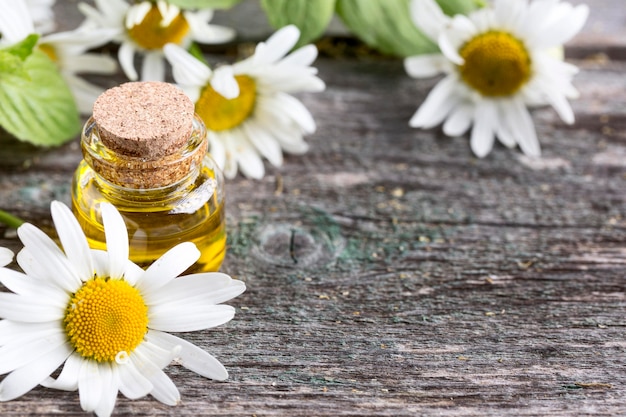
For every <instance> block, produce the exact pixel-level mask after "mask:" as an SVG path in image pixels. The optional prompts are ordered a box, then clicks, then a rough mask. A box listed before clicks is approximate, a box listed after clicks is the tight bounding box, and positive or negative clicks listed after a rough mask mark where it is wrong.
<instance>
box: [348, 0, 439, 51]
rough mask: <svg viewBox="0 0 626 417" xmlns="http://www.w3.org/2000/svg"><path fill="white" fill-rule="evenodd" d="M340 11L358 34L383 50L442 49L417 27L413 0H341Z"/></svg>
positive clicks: (370, 44)
mask: <svg viewBox="0 0 626 417" xmlns="http://www.w3.org/2000/svg"><path fill="white" fill-rule="evenodd" d="M337 14H338V15H339V17H340V18H341V20H342V21H343V23H344V24H345V25H346V26H347V27H348V29H350V30H351V31H352V32H353V33H354V34H355V35H356V36H357V37H359V38H360V39H361V40H362V41H363V42H365V43H366V44H368V45H369V46H371V47H373V48H376V49H378V50H379V51H381V52H384V53H387V54H392V55H398V56H411V55H418V54H424V53H429V52H436V51H437V50H438V49H437V46H436V45H435V44H434V43H433V42H431V41H430V39H428V38H427V37H426V36H425V35H424V34H422V32H420V31H419V30H418V29H417V28H416V27H415V24H414V23H413V21H412V20H411V16H410V14H409V0H337Z"/></svg>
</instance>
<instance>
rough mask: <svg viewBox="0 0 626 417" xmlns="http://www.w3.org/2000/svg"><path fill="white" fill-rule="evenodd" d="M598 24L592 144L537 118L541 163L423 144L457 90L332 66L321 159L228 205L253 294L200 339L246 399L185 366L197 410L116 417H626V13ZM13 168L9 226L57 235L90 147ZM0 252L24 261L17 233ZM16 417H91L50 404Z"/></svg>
mask: <svg viewBox="0 0 626 417" xmlns="http://www.w3.org/2000/svg"><path fill="white" fill-rule="evenodd" d="M251 3H252V2H250V1H248V2H246V4H245V5H242V6H240V7H238V11H239V12H241V13H244V12H247V11H249V10H250V9H249V8H247V7H252V8H254V7H255V5H254V4H252V5H251ZM74 5H75V2H65V3H64V2H61V4H60V5H57V8H58V9H59V10H63V9H64V8H67V9H68V10H69V9H70V8H71V7H74ZM592 7H593V10H592V17H591V19H590V23H589V24H588V25H587V27H586V28H585V31H584V33H583V34H582V35H580V36H579V37H577V38H576V40H575V41H574V42H573V43H572V44H571V45H570V46H569V48H568V50H567V54H568V56H571V57H574V58H575V59H574V60H573V61H572V62H574V63H575V64H577V65H579V66H580V68H581V73H580V74H579V75H578V76H577V78H576V81H575V84H576V85H577V87H578V88H579V90H580V91H581V93H582V96H581V98H580V99H579V100H577V101H575V102H574V103H573V106H574V109H575V112H576V115H577V123H576V124H575V125H574V126H566V125H564V124H563V123H562V122H561V121H560V120H559V119H558V117H557V116H556V115H555V112H554V111H553V110H551V109H548V108H545V109H538V110H537V111H535V112H534V120H535V123H536V128H537V131H538V134H539V137H540V140H541V143H542V146H543V152H544V156H543V158H542V159H540V160H531V159H528V158H525V157H524V156H522V155H521V153H520V152H519V151H518V150H513V151H512V150H507V149H504V148H503V147H502V146H496V148H495V149H494V151H493V152H492V153H491V154H490V155H489V156H488V157H487V158H485V159H482V160H479V159H476V158H475V157H473V156H472V154H471V153H470V150H469V145H468V139H467V137H463V138H458V139H449V138H445V137H444V136H443V135H442V133H441V132H440V131H439V130H437V129H434V130H430V131H421V130H414V129H411V128H409V127H408V125H407V122H408V120H409V118H410V116H411V115H412V113H413V112H414V110H415V109H416V108H417V106H418V105H419V104H420V103H421V102H422V101H423V99H424V97H425V95H426V94H427V92H428V91H429V90H430V88H431V87H432V86H433V85H434V83H435V81H436V80H425V81H415V80H412V79H410V78H409V77H408V76H407V75H406V74H405V73H404V70H403V68H402V64H401V61H400V60H398V59H388V58H385V59H380V58H378V59H367V58H359V59H355V58H321V59H320V60H319V61H318V62H317V66H318V67H319V68H320V73H321V76H322V78H323V79H324V80H326V82H327V84H328V88H327V90H326V91H325V92H323V93H320V94H307V95H300V96H299V97H300V98H301V99H302V100H303V101H304V102H305V104H306V105H307V106H308V108H309V109H310V110H311V111H312V113H313V114H314V116H315V118H316V120H317V122H318V126H319V128H318V132H317V133H316V134H315V135H313V136H311V137H310V138H309V139H308V142H309V143H310V144H311V150H310V152H309V153H307V154H306V155H304V156H297V157H296V156H289V157H287V158H286V160H285V165H284V167H283V168H282V169H279V170H277V169H272V168H269V167H268V175H267V176H266V177H265V178H264V179H263V180H262V181H251V180H246V179H244V178H241V177H238V178H237V179H235V180H233V181H229V182H228V184H227V192H228V226H229V252H228V254H227V257H226V261H225V264H224V267H223V270H224V271H225V272H227V273H229V274H231V275H233V276H234V277H237V278H239V279H242V280H244V281H246V283H247V286H248V290H247V292H246V293H244V294H243V295H242V296H240V297H239V298H237V299H236V300H234V302H233V303H232V304H233V305H235V306H236V307H237V314H236V316H235V319H234V320H233V321H231V322H230V323H228V324H227V325H225V326H221V327H219V328H216V329H211V330H208V331H205V332H198V333H193V334H189V335H187V337H188V339H189V340H191V341H193V342H195V343H196V344H198V345H200V346H202V347H203V348H205V349H206V350H208V351H210V352H212V353H213V354H214V355H215V356H217V357H218V358H219V359H220V360H221V361H222V363H224V365H225V366H226V367H227V368H228V370H229V372H230V379H229V380H228V381H227V382H225V383H217V382H213V381H209V380H206V379H204V378H202V377H199V376H197V375H195V374H193V373H191V372H189V371H187V370H185V369H184V368H181V367H179V366H170V367H169V368H168V370H167V372H168V373H169V374H170V375H171V376H172V378H173V380H174V382H175V383H176V384H177V385H178V386H179V388H180V391H181V394H182V399H183V402H182V404H181V405H180V406H178V407H175V408H170V407H167V406H164V405H162V404H160V403H158V402H157V401H156V400H154V399H152V398H149V397H148V398H145V399H142V400H138V401H129V400H126V399H125V398H122V397H121V396H120V397H119V399H118V404H117V408H116V414H117V415H131V414H132V415H172V416H174V415H176V416H194V415H223V416H255V415H256V416H265V415H268V416H304V415H307V416H340V415H341V416H419V415H439V416H501V415H511V416H538V415H541V416H545V415H554V416H573V415H581V416H582V415H594V416H619V415H626V337H625V335H626V332H625V325H626V322H625V313H626V297H625V286H626V285H625V284H626V281H625V271H626V91H625V88H626V75H625V74H626V62H624V61H623V60H622V59H623V57H624V51H625V50H626V49H625V46H624V39H626V38H625V37H624V36H623V35H624V31H625V28H626V11H625V10H624V7H623V4H622V1H621V0H603V1H597V2H596V1H595V0H594V2H593V5H592ZM252 15H253V16H256V18H257V19H259V16H258V15H254V14H252ZM63 16H65V18H64V17H63ZM59 17H60V18H61V19H66V20H64V23H65V24H66V25H68V26H71V25H69V24H68V22H73V20H71V19H73V17H72V14H71V13H67V14H65V15H62V16H59ZM235 20H236V19H235ZM240 24H241V22H240ZM241 26H244V25H241ZM259 30H261V29H259ZM122 80H123V78H122V76H121V75H120V76H117V77H115V78H114V79H105V80H100V81H102V82H103V83H104V84H110V85H114V84H115V83H118V82H121V81H122ZM2 147H3V148H2V149H0V155H2V156H0V158H1V159H0V161H1V164H2V167H1V168H0V208H2V209H5V210H10V211H12V212H14V213H15V214H17V215H19V216H22V217H24V218H26V219H28V220H29V221H31V222H33V223H35V224H38V225H41V226H43V227H49V225H50V218H49V203H50V201H51V200H53V199H60V200H63V201H66V202H69V182H70V177H71V174H72V171H73V169H74V167H75V166H76V164H77V163H78V161H79V160H80V152H79V150H78V146H77V141H73V142H72V143H69V144H67V145H65V146H63V147H61V148H58V149H51V150H45V151H42V150H39V151H36V150H34V149H30V148H28V147H23V146H20V145H15V144H12V143H11V142H5V143H3V145H2ZM0 246H7V247H10V248H12V249H14V250H18V249H19V248H20V243H19V241H18V240H17V239H16V237H15V231H14V230H11V229H7V228H6V227H4V226H0ZM0 414H1V415H2V416H22V415H28V416H47V415H64V416H68V415H83V414H84V413H82V411H81V409H80V406H79V404H78V396H77V393H73V392H72V393H66V392H60V391H53V390H48V389H44V388H37V389H35V390H33V391H32V392H30V393H29V394H27V395H25V396H23V397H21V398H19V399H17V400H15V401H12V402H9V403H1V404H0Z"/></svg>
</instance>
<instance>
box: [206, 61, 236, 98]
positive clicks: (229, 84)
mask: <svg viewBox="0 0 626 417" xmlns="http://www.w3.org/2000/svg"><path fill="white" fill-rule="evenodd" d="M211 87H213V89H214V90H215V91H216V92H217V93H218V94H220V95H222V96H223V97H224V98H226V99H229V100H231V99H234V98H237V97H239V84H238V83H237V80H236V79H235V76H234V74H233V67H231V66H230V65H224V66H221V67H218V68H216V69H215V71H213V77H212V78H211Z"/></svg>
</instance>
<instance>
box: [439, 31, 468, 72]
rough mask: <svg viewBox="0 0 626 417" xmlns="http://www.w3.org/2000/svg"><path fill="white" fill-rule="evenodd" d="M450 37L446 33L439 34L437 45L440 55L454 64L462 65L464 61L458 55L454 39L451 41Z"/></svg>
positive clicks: (449, 34)
mask: <svg viewBox="0 0 626 417" xmlns="http://www.w3.org/2000/svg"><path fill="white" fill-rule="evenodd" d="M451 35H452V33H449V32H447V31H443V32H441V34H440V35H439V39H438V42H437V43H438V44H439V49H441V53H442V54H443V55H444V56H445V57H446V58H448V59H449V60H450V61H452V62H453V63H454V64H456V65H463V63H464V62H465V61H464V60H463V58H462V57H461V55H459V50H458V47H457V45H456V39H453V38H452V37H451Z"/></svg>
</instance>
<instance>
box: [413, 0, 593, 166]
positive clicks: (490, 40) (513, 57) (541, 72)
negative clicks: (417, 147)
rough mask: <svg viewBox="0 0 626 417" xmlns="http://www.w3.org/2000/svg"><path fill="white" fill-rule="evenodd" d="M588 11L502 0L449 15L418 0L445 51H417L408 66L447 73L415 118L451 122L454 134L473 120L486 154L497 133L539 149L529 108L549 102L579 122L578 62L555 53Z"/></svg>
mask: <svg viewBox="0 0 626 417" xmlns="http://www.w3.org/2000/svg"><path fill="white" fill-rule="evenodd" d="M588 13H589V9H588V7H587V6H584V5H580V6H575V7H574V6H572V5H570V4H569V3H565V2H561V1H560V0H535V1H532V2H530V3H529V2H528V1H527V0H495V1H494V5H493V7H489V8H484V9H481V10H478V11H474V12H472V13H470V14H469V15H468V16H464V15H456V16H454V17H448V16H446V15H444V13H443V12H442V10H441V8H440V7H439V5H438V4H437V3H436V2H435V0H413V2H412V3H411V15H412V18H413V20H414V23H415V24H416V26H417V27H418V28H419V29H420V30H421V31H422V32H423V33H424V34H425V35H427V36H428V37H430V38H431V39H432V40H433V41H435V42H437V43H438V45H439V49H440V50H441V54H432V55H420V56H414V57H409V58H407V59H406V60H405V68H406V71H407V72H408V74H409V75H410V76H412V77H415V78H422V77H431V76H434V75H437V74H439V73H442V72H443V73H444V74H445V77H444V78H443V79H442V80H441V81H440V82H439V83H438V84H437V85H436V86H435V88H434V89H433V90H432V91H431V92H430V94H429V95H428V97H427V98H426V101H425V102H424V103H423V104H422V106H421V107H420V108H419V109H418V111H417V112H416V113H415V115H414V116H413V117H412V118H411V120H410V122H409V124H410V125H411V126H412V127H421V128H424V129H428V128H431V127H434V126H436V125H438V124H440V123H442V122H443V123H444V124H443V131H444V133H445V134H446V135H448V136H460V135H463V134H464V133H465V132H466V131H467V130H468V129H470V127H471V126H472V125H473V127H472V132H471V137H470V146H471V149H472V151H473V152H474V154H476V156H478V157H484V156H486V155H487V154H488V153H489V152H490V151H491V149H492V147H493V143H494V139H495V137H497V138H498V139H499V140H500V142H502V143H503V144H504V145H505V146H507V147H515V146H516V145H519V147H520V148H521V150H522V151H523V152H524V153H525V154H527V155H529V156H539V155H540V153H541V151H540V146H539V141H538V139H537V134H536V132H535V127H534V125H533V122H532V119H531V116H530V113H529V111H528V109H527V107H528V106H533V105H538V104H539V105H545V104H549V105H551V106H552V107H554V109H555V110H556V111H557V113H558V114H559V116H560V117H561V119H563V121H564V122H565V123H568V124H571V123H573V122H574V114H573V111H572V109H571V107H570V105H569V103H568V101H567V99H573V98H576V97H577V96H578V92H577V91H576V89H575V88H574V86H573V85H572V83H571V81H572V78H573V76H574V75H575V74H576V72H577V68H576V67H575V66H573V65H570V64H567V63H565V62H563V61H562V60H561V59H559V58H557V57H555V54H554V49H555V48H558V47H561V46H562V44H563V43H565V42H567V41H568V40H569V39H571V38H572V37H573V36H574V35H575V34H576V33H578V31H579V30H580V29H581V28H582V26H583V25H584V23H585V20H586V19H587V15H588Z"/></svg>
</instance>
